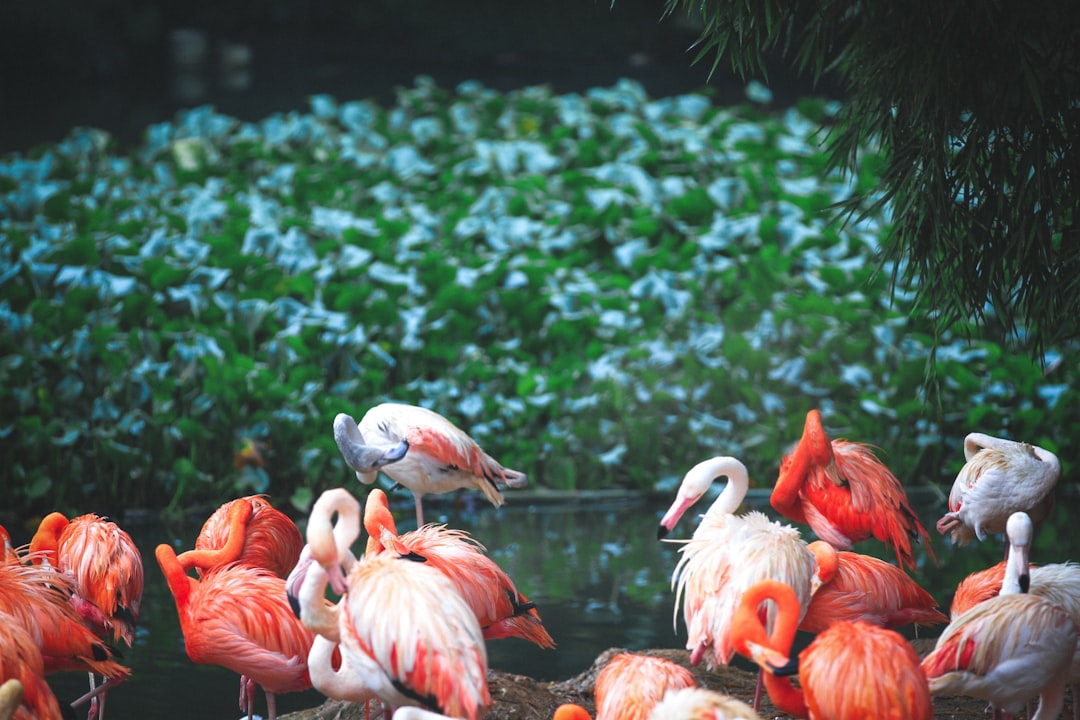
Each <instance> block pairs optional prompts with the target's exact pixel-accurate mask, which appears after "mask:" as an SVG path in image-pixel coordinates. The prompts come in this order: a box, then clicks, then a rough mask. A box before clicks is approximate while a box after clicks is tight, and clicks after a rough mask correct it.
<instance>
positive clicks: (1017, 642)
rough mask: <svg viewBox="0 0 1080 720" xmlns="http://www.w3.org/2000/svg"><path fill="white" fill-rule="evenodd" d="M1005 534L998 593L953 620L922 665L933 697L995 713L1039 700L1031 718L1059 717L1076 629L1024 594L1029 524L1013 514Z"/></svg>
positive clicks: (1071, 673)
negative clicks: (965, 699)
mask: <svg viewBox="0 0 1080 720" xmlns="http://www.w3.org/2000/svg"><path fill="white" fill-rule="evenodd" d="M1007 531H1008V532H1009V534H1010V537H1011V538H1012V543H1011V545H1010V548H1009V553H1008V558H1007V559H1006V562H1005V572H1004V577H1003V579H1002V581H1001V588H1000V591H999V592H1000V594H999V595H997V596H995V597H991V598H989V599H987V600H984V601H982V602H980V603H978V604H976V605H974V606H972V607H970V608H968V609H967V610H965V611H963V612H961V613H960V614H959V615H958V616H957V617H955V618H954V619H953V620H952V622H950V623H949V625H948V627H946V628H945V632H943V633H942V635H941V637H939V638H938V641H937V645H936V646H935V648H934V650H933V651H932V652H931V653H930V654H929V655H927V656H926V658H924V659H923V662H922V667H923V670H924V672H925V673H926V676H927V677H928V678H929V679H930V689H931V691H932V692H933V693H934V694H935V695H968V696H971V697H976V698H981V699H984V700H987V701H989V702H990V704H991V705H992V706H993V707H994V709H995V714H996V713H997V711H999V710H1002V709H1004V710H1005V711H1007V712H1016V711H1018V710H1019V709H1020V708H1021V707H1023V705H1024V703H1025V702H1026V700H1027V699H1028V698H1031V697H1034V696H1035V695H1039V696H1040V699H1039V710H1038V712H1037V713H1036V714H1035V715H1034V717H1033V720H1044V719H1045V718H1056V717H1058V715H1059V714H1060V712H1061V709H1062V707H1063V706H1064V703H1065V688H1066V686H1067V685H1068V684H1069V682H1070V678H1074V677H1075V668H1076V666H1077V660H1078V658H1077V653H1078V652H1080V649H1078V648H1077V624H1076V622H1075V621H1074V620H1073V618H1072V616H1071V615H1070V614H1069V612H1068V611H1067V610H1066V609H1064V608H1063V607H1060V606H1058V605H1055V604H1054V603H1053V602H1051V601H1050V600H1048V599H1047V598H1045V597H1040V596H1039V595H1035V594H1026V593H1022V592H1021V591H1022V590H1025V589H1026V587H1027V585H1028V578H1029V568H1028V565H1027V548H1026V545H1027V543H1028V542H1029V541H1030V531H1031V521H1030V518H1028V517H1027V516H1026V514H1023V513H1018V514H1017V515H1014V516H1013V517H1011V518H1010V519H1009V520H1008V522H1007ZM1070 602H1071V603H1073V604H1075V602H1076V601H1075V599H1073V600H1071V601H1070ZM1075 712H1076V709H1075V708H1074V715H1075Z"/></svg>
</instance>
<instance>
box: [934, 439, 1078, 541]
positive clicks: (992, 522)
mask: <svg viewBox="0 0 1080 720" xmlns="http://www.w3.org/2000/svg"><path fill="white" fill-rule="evenodd" d="M964 459H965V460H966V461H967V462H966V463H964V466H963V467H962V468H960V472H959V473H957V475H956V480H955V481H954V482H953V486H952V491H951V492H950V493H949V512H947V513H945V514H944V515H943V516H942V517H941V519H940V520H938V522H937V530H938V532H939V533H941V534H942V535H945V534H946V533H947V534H948V535H949V539H950V540H951V541H952V542H953V543H954V544H956V545H966V544H967V543H969V542H971V541H972V540H973V539H975V538H978V539H979V540H980V541H981V540H984V539H985V538H986V536H987V535H999V534H1001V533H1003V532H1005V523H1006V522H1007V521H1008V519H1009V516H1010V515H1012V514H1013V513H1014V512H1017V511H1022V512H1025V513H1027V514H1028V515H1029V516H1030V517H1031V519H1032V521H1033V522H1035V523H1039V522H1042V521H1043V520H1044V519H1045V518H1046V516H1047V515H1048V514H1049V513H1050V509H1051V508H1052V507H1053V501H1054V495H1053V491H1054V488H1055V487H1056V486H1057V482H1058V479H1059V478H1060V477H1061V461H1059V460H1058V457H1057V455H1055V454H1054V453H1052V452H1050V451H1049V450H1045V449H1043V448H1041V447H1039V446H1037V445H1030V444H1028V443H1024V442H1016V441H1013V440H1005V439H1004V438H996V437H992V436H990V435H984V434H983V433H970V434H969V435H968V436H967V437H966V438H964Z"/></svg>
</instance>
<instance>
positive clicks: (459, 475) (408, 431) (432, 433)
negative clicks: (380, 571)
mask: <svg viewBox="0 0 1080 720" xmlns="http://www.w3.org/2000/svg"><path fill="white" fill-rule="evenodd" d="M334 440H336V441H337V445H338V449H339V450H341V454H342V456H343V457H344V459H345V462H346V463H347V464H348V465H349V467H351V468H352V469H353V470H355V471H356V476H357V477H358V478H359V479H360V480H361V481H362V482H363V483H365V484H367V485H370V484H371V483H373V482H375V478H376V477H377V476H378V471H379V470H382V472H384V473H386V474H387V475H388V476H389V477H390V478H391V479H392V480H393V481H394V482H396V483H397V484H399V485H402V486H404V487H406V488H408V489H409V490H410V491H412V494H413V498H414V499H415V502H416V526H417V527H422V526H423V524H424V508H423V497H424V495H427V494H431V493H446V492H450V491H452V490H457V489H459V488H475V489H477V490H479V491H480V492H482V493H484V497H486V498H487V499H488V500H489V501H490V502H491V504H492V505H494V506H495V507H500V506H501V505H502V504H503V496H502V493H501V492H500V491H499V486H500V485H505V486H507V487H512V488H521V487H525V485H527V484H528V478H527V477H526V475H525V474H524V473H521V472H518V471H517V470H511V469H510V468H507V467H505V466H504V465H502V464H501V463H499V462H498V461H497V460H495V459H494V458H493V457H491V456H490V455H488V454H487V453H486V452H484V451H483V449H482V448H481V447H480V446H479V445H478V444H477V443H476V441H475V440H473V439H472V438H471V437H469V436H468V435H467V434H466V433H465V432H464V431H463V430H461V428H459V427H458V426H457V425H454V424H453V423H452V422H450V421H449V420H447V419H446V418H444V417H443V416H442V415H439V414H438V413H436V412H433V411H431V410H428V409H426V408H422V407H417V406H415V405H405V404H400V403H383V404H381V405H376V406H375V407H373V408H371V409H370V410H368V411H367V412H366V413H364V417H363V418H361V420H360V423H359V424H357V423H356V421H355V420H353V419H352V418H351V417H349V416H348V415H345V414H344V413H342V414H339V415H338V416H337V417H335V418H334Z"/></svg>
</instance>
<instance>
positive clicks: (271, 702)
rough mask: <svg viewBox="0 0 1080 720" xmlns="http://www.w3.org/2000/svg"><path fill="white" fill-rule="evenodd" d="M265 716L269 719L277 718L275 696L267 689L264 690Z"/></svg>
mask: <svg viewBox="0 0 1080 720" xmlns="http://www.w3.org/2000/svg"><path fill="white" fill-rule="evenodd" d="M266 716H267V718H269V720H277V697H276V696H275V695H274V693H272V692H270V691H269V690H267V691H266Z"/></svg>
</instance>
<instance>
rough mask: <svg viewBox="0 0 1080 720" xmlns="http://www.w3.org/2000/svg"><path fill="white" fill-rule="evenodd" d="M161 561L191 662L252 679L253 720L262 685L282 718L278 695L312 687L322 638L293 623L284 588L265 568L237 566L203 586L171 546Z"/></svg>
mask: <svg viewBox="0 0 1080 720" xmlns="http://www.w3.org/2000/svg"><path fill="white" fill-rule="evenodd" d="M155 556H156V558H157V561H158V565H159V566H160V567H161V572H162V573H163V574H164V575H165V580H166V582H167V583H168V585H169V590H170V591H171V592H172V595H173V599H174V601H175V602H176V612H177V615H178V616H179V619H180V629H181V631H182V632H183V635H184V647H185V649H186V650H187V655H188V657H189V658H190V659H191V661H192V662H193V663H197V664H202V665H219V666H221V667H225V668H228V669H229V670H232V671H233V672H236V673H239V674H240V675H241V676H243V677H244V678H247V682H246V683H242V685H241V688H242V690H241V697H240V706H241V709H242V710H243V711H244V712H245V713H247V715H248V718H251V716H252V713H253V710H254V689H255V688H254V685H255V684H257V685H259V686H261V687H262V689H263V691H264V692H265V693H266V707H267V714H268V715H269V717H270V720H274V719H275V718H276V717H277V703H276V700H275V695H278V694H280V693H286V692H297V691H300V690H306V689H307V688H309V687H311V680H310V678H309V676H308V670H307V656H308V653H309V652H310V650H311V644H312V642H313V640H314V638H313V636H312V634H311V632H310V631H309V630H308V629H307V628H305V627H304V626H303V624H302V623H301V622H300V621H299V620H298V619H297V618H296V617H295V616H294V615H293V612H292V608H290V607H289V603H288V601H287V600H286V594H285V581H284V580H282V579H281V578H279V577H278V576H277V575H274V574H273V573H272V572H270V571H269V570H266V569H264V568H257V567H251V566H246V565H237V564H232V565H226V566H224V567H221V568H217V569H214V570H211V571H209V572H207V573H206V574H205V575H204V576H203V577H202V578H201V579H199V580H196V579H195V578H193V577H190V576H189V575H187V573H186V571H185V569H184V566H183V565H181V564H180V560H179V559H178V558H177V556H176V552H175V551H174V550H173V548H172V547H171V546H169V545H165V544H162V545H158V546H157V550H156V551H155Z"/></svg>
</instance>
